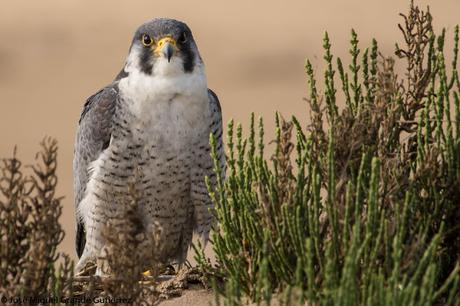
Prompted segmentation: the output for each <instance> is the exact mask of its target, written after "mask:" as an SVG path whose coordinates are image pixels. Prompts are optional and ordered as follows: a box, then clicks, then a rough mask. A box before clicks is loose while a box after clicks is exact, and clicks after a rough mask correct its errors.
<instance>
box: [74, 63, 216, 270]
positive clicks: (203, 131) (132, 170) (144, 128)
mask: <svg viewBox="0 0 460 306" xmlns="http://www.w3.org/2000/svg"><path fill="white" fill-rule="evenodd" d="M178 77H179V78H183V77H184V75H182V76H178ZM185 77H186V78H185V79H182V80H177V79H175V78H169V79H168V78H163V79H160V80H156V82H155V80H145V78H146V77H144V79H131V80H130V79H126V80H122V81H120V85H119V87H120V99H119V101H117V108H116V112H115V116H114V127H113V131H112V138H111V141H110V144H109V146H108V148H107V149H106V150H104V151H103V152H102V153H101V155H100V157H99V158H98V159H97V160H96V161H95V162H94V163H93V164H92V167H93V173H92V174H91V177H90V181H89V183H88V188H87V193H86V196H85V199H84V200H83V201H82V203H81V205H80V215H81V216H82V217H83V221H84V223H85V227H86V229H87V245H86V247H85V253H87V254H86V255H85V256H89V257H94V256H97V254H98V252H99V251H100V248H101V247H102V246H103V244H104V242H103V240H104V239H103V237H102V236H101V224H102V223H103V222H105V221H106V220H101V214H100V212H101V211H103V212H108V213H105V214H102V216H105V218H110V213H116V212H117V211H118V208H119V207H121V206H120V205H124V204H125V203H126V201H128V200H129V199H130V198H131V197H132V195H131V194H130V189H129V187H130V186H134V187H135V190H136V194H137V197H138V209H139V213H140V214H141V216H142V217H143V220H144V224H143V225H144V226H143V228H144V230H145V231H146V234H147V235H151V234H152V233H153V232H154V231H156V229H157V228H158V229H159V231H160V237H158V238H159V241H161V245H160V254H158V255H159V256H160V258H161V259H162V260H164V261H169V262H171V261H179V262H182V261H183V260H184V259H185V258H183V257H184V256H185V254H186V250H187V247H188V246H189V244H190V242H191V238H192V232H193V205H192V203H191V196H190V189H191V183H192V177H191V176H192V174H193V173H196V171H194V168H197V167H200V166H201V165H199V162H198V161H197V159H196V156H197V154H198V153H200V152H198V151H199V150H202V149H203V148H204V147H206V145H207V142H208V137H209V133H210V130H209V120H210V110H209V100H208V96H207V86H206V80H205V78H204V74H203V75H200V74H199V71H197V75H195V76H194V75H193V74H192V75H186V76H185ZM151 78H153V77H151ZM149 84H157V85H158V84H160V85H158V86H157V87H153V88H152V86H150V87H149ZM175 84H176V85H175ZM200 155H201V153H200ZM195 179H196V178H195ZM203 179H204V178H203ZM184 251H185V252H184Z"/></svg>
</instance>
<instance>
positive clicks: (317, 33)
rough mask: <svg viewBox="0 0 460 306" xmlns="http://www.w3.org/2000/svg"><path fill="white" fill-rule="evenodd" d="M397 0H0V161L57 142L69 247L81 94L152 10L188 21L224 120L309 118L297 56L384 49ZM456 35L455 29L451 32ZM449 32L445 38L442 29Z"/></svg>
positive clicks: (97, 82)
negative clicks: (328, 47)
mask: <svg viewBox="0 0 460 306" xmlns="http://www.w3.org/2000/svg"><path fill="white" fill-rule="evenodd" d="M408 2H409V1H403V0H397V1H396V0H392V1H388V0H386V1H385V0H379V1H377V0H372V1H371V0H348V1H342V0H334V1H332V0H329V1H311V0H310V1H309V0H304V1H281V0H279V1H268V0H258V1H254V0H233V1H222V0H221V1H211V0H206V1H183V2H179V1H168V0H166V1H153V0H150V1H146V0H143V1H121V0H117V1H114V0H98V1H90V0H65V1H63V0H40V1H25V0H14V1H13V0H2V2H1V8H0V139H1V141H0V157H7V156H11V154H12V151H13V147H14V145H16V144H17V145H18V146H19V157H20V158H22V159H23V160H24V161H30V162H31V161H32V159H33V157H34V153H35V152H36V151H37V150H38V148H39V146H38V143H39V141H40V140H41V139H42V138H43V137H44V136H45V135H50V136H53V137H56V138H57V139H58V141H59V145H60V151H59V175H60V176H59V179H60V181H59V194H60V195H64V196H65V199H64V202H63V204H64V206H65V208H64V215H63V217H62V221H63V225H64V229H65V230H66V238H65V240H64V243H63V250H65V251H66V252H68V253H70V254H72V255H74V254H75V253H74V248H73V243H74V242H73V241H74V231H73V228H74V207H73V192H72V153H73V142H74V135H75V129H76V125H77V121H78V118H79V116H80V111H81V109H82V105H83V103H84V101H85V100H86V98H87V97H88V96H90V95H91V94H92V93H94V92H96V91H97V90H98V89H99V88H100V87H102V86H104V85H106V84H107V83H109V82H110V81H111V80H112V79H113V78H114V77H115V75H116V74H117V73H118V71H119V70H120V69H121V68H122V66H123V62H124V58H125V56H126V54H127V50H128V47H129V44H130V42H131V36H132V34H133V32H134V31H135V29H136V27H137V26H138V25H140V24H141V23H143V22H144V21H146V20H148V19H151V18H153V17H158V16H163V17H172V18H176V19H180V20H183V21H185V22H186V23H187V24H188V25H189V26H190V27H191V29H192V31H193V32H194V36H195V39H196V41H197V43H198V46H199V49H200V52H201V55H202V57H203V59H204V61H205V64H206V67H207V76H208V83H209V87H210V88H212V89H214V90H215V91H216V92H217V94H218V95H219V97H220V100H221V104H222V108H223V114H224V120H225V122H227V121H228V120H229V119H230V118H234V119H235V120H236V121H240V122H243V123H244V124H246V123H247V122H248V118H249V116H250V112H252V111H254V112H255V113H256V114H258V115H262V116H264V117H265V118H266V122H267V129H266V130H267V136H268V137H270V138H271V137H272V136H273V132H272V128H271V127H272V126H273V124H272V122H273V114H274V111H276V110H280V111H282V113H283V114H284V115H285V116H286V117H288V116H290V115H291V114H296V115H298V116H299V117H302V118H306V116H307V113H306V112H305V110H306V103H305V102H304V101H303V100H302V98H303V97H304V96H305V95H306V91H305V85H306V79H305V75H304V62H305V58H307V57H308V58H310V59H311V60H312V61H313V63H314V66H315V68H317V69H319V72H318V75H319V76H320V77H321V75H320V74H322V64H321V62H322V50H321V48H322V36H323V33H324V31H325V30H327V31H328V32H329V34H330V36H331V40H332V43H333V49H334V53H335V54H336V55H339V56H341V57H342V58H344V59H348V58H347V52H348V49H349V47H348V41H349V37H350V29H351V28H355V29H356V31H357V32H358V34H359V36H360V45H361V46H367V45H369V43H370V41H371V39H372V37H376V38H377V39H378V41H379V45H380V48H381V50H383V51H384V53H386V54H390V53H392V51H393V48H394V42H395V41H397V40H398V41H400V38H401V37H400V35H399V30H398V29H397V26H396V25H397V23H398V22H400V21H401V18H400V17H399V16H398V13H399V12H406V11H407V7H408ZM418 3H419V4H420V5H422V6H426V5H430V7H431V11H432V13H433V14H434V16H435V26H436V29H438V30H439V28H440V27H441V26H446V27H447V28H448V30H452V29H453V27H454V26H455V24H457V23H460V17H459V12H460V1H459V0H436V1H434V0H433V1H418ZM449 34H452V32H449ZM450 37H451V36H450Z"/></svg>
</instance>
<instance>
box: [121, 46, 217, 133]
mask: <svg viewBox="0 0 460 306" xmlns="http://www.w3.org/2000/svg"><path fill="white" fill-rule="evenodd" d="M133 51H134V52H133ZM136 58H139V56H138V54H136V51H135V50H132V52H131V54H130V55H129V57H128V59H127V62H126V66H125V70H126V72H127V73H128V76H127V77H126V78H124V79H121V80H120V82H119V89H120V95H121V97H122V98H123V100H124V102H125V103H126V104H127V106H128V108H129V109H130V111H131V112H132V113H133V115H135V116H136V117H137V118H139V119H140V122H139V123H142V124H143V125H149V122H152V121H156V122H157V123H158V122H159V121H165V123H166V121H168V120H173V121H174V120H180V121H184V122H188V123H189V124H190V125H194V124H195V122H196V121H197V120H202V118H203V117H202V116H203V115H206V113H207V112H208V111H209V110H208V109H209V98H208V91H207V90H208V89H207V81H206V75H205V71H204V65H203V63H202V62H201V61H200V60H199V59H196V61H195V67H194V69H193V71H192V72H189V73H186V72H184V69H183V61H182V59H181V58H180V57H178V56H174V57H173V58H171V61H170V62H168V60H167V59H166V58H163V57H161V58H158V59H157V60H156V61H155V64H154V67H153V71H152V74H151V75H148V74H146V73H144V72H142V71H141V69H140V67H139V65H138V62H137V60H136ZM144 128H145V126H144Z"/></svg>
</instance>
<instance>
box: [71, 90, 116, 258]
mask: <svg viewBox="0 0 460 306" xmlns="http://www.w3.org/2000/svg"><path fill="white" fill-rule="evenodd" d="M117 97H118V88H117V86H116V84H113V85H110V86H108V87H105V88H103V89H101V90H100V91H98V92H97V93H96V94H94V95H92V96H91V97H89V98H88V100H87V101H86V103H85V105H84V107H83V112H82V114H81V117H80V121H79V126H78V131H77V137H76V141H75V151H74V159H73V175H74V193H75V208H76V209H78V205H79V203H80V202H81V200H83V197H84V195H85V191H86V185H87V183H88V180H89V173H88V167H89V166H90V164H91V162H93V161H94V160H96V159H97V158H98V156H99V154H100V153H101V152H102V151H103V150H104V149H106V148H107V147H108V145H109V143H110V136H111V129H112V117H113V114H114V112H115V104H116V100H117ZM76 222H77V228H76V241H75V246H76V250H77V255H78V257H80V256H81V254H82V253H83V250H84V247H85V243H86V237H85V228H84V224H83V222H82V220H80V218H79V217H78V216H77V220H76Z"/></svg>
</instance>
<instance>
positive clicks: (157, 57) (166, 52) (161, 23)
mask: <svg viewBox="0 0 460 306" xmlns="http://www.w3.org/2000/svg"><path fill="white" fill-rule="evenodd" d="M197 63H199V64H201V57H200V55H199V52H198V48H197V46H196V44H195V40H194V39H193V36H192V32H191V31H190V28H189V27H188V26H187V25H186V24H185V23H183V22H180V21H178V20H174V19H167V18H156V19H153V20H151V21H149V22H147V23H145V24H143V25H141V26H140V27H139V28H138V29H137V31H136V33H135V34H134V38H133V41H132V43H131V48H130V50H129V55H128V58H127V61H126V64H125V67H124V73H127V74H129V73H130V72H133V71H136V72H142V73H144V74H147V75H152V76H154V75H162V74H164V75H166V74H178V73H191V72H193V70H194V68H195V66H196V65H197Z"/></svg>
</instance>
